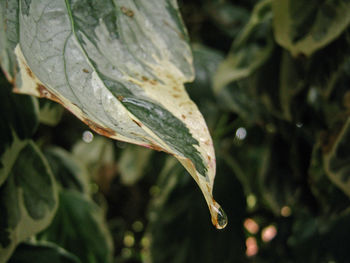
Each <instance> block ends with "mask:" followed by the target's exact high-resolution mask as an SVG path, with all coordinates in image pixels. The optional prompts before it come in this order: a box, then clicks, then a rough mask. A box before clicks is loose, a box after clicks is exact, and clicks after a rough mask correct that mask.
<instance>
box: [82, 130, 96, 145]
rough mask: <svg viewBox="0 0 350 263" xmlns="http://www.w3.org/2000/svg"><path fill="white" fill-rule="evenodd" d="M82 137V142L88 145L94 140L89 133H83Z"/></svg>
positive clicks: (92, 135)
mask: <svg viewBox="0 0 350 263" xmlns="http://www.w3.org/2000/svg"><path fill="white" fill-rule="evenodd" d="M82 137H83V141H84V142H86V143H90V142H92V140H93V139H94V134H93V133H92V132H91V131H84V132H83V136H82Z"/></svg>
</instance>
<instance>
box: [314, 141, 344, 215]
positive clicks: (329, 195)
mask: <svg viewBox="0 0 350 263" xmlns="http://www.w3.org/2000/svg"><path fill="white" fill-rule="evenodd" d="M317 141H318V142H317V143H316V144H315V146H314V149H313V151H312V158H311V161H310V168H309V177H310V179H309V183H310V188H311V191H312V193H313V195H314V196H315V197H316V199H317V201H318V203H319V207H320V209H321V210H322V213H323V214H326V215H327V216H331V215H333V214H339V213H340V212H342V211H344V210H345V209H346V208H347V207H349V205H350V199H349V197H348V196H347V195H346V194H345V193H344V192H343V191H342V190H340V189H339V188H338V187H337V186H336V185H335V184H334V183H332V181H331V180H330V178H329V177H328V176H327V173H326V171H325V169H324V159H323V150H322V147H321V143H320V142H321V140H317Z"/></svg>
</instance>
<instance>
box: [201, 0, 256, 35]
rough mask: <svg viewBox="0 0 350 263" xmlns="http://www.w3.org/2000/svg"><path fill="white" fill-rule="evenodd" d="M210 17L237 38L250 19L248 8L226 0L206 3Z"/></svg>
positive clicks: (219, 26) (218, 25) (226, 32)
mask: <svg viewBox="0 0 350 263" xmlns="http://www.w3.org/2000/svg"><path fill="white" fill-rule="evenodd" d="M204 7H205V8H206V11H207V13H208V14H209V16H210V18H211V19H212V20H213V21H214V23H215V24H216V25H217V27H218V28H220V29H221V30H222V31H223V32H224V33H225V34H227V35H228V36H230V37H231V38H235V37H236V36H237V35H238V34H239V32H240V30H241V29H242V27H243V26H244V25H245V23H246V22H247V21H248V19H249V11H248V10H247V9H246V8H243V7H240V6H238V5H234V4H231V3H229V2H224V1H210V2H207V4H206V5H204Z"/></svg>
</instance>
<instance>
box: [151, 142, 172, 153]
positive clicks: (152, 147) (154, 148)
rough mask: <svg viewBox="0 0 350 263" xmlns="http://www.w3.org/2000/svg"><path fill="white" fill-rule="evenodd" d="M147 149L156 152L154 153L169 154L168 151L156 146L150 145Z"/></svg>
mask: <svg viewBox="0 0 350 263" xmlns="http://www.w3.org/2000/svg"><path fill="white" fill-rule="evenodd" d="M148 148H150V149H153V150H156V151H159V152H166V153H169V152H168V151H166V150H164V149H163V148H161V147H159V146H157V145H154V144H150V145H149V146H148Z"/></svg>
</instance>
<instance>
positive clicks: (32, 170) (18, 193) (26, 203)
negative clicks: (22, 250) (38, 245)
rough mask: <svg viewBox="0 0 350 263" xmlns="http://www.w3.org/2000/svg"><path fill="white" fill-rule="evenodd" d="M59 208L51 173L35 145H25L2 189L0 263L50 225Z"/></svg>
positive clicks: (0, 193)
mask: <svg viewBox="0 0 350 263" xmlns="http://www.w3.org/2000/svg"><path fill="white" fill-rule="evenodd" d="M56 208H57V192H56V186H55V182H54V179H53V175H52V172H51V170H50V169H49V167H48V164H47V163H46V161H45V159H44V157H43V156H42V154H41V153H40V151H39V149H38V148H37V147H36V146H35V144H34V143H33V142H27V143H24V146H23V147H22V149H21V150H20V152H19V153H18V155H17V156H16V160H15V162H14V163H13V166H12V169H11V170H10V171H9V175H8V177H7V180H6V181H5V183H4V184H3V185H2V186H1V187H0V211H1V220H0V262H1V263H3V262H6V261H7V260H8V258H9V257H10V255H11V254H12V252H13V251H14V249H15V248H16V246H17V245H18V243H20V242H22V241H24V240H26V239H27V238H29V237H31V236H32V235H34V234H36V233H38V232H40V231H42V230H43V229H44V228H45V227H47V226H48V225H49V223H50V222H51V220H52V219H53V216H54V214H55V212H56Z"/></svg>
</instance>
